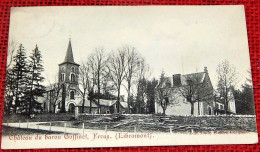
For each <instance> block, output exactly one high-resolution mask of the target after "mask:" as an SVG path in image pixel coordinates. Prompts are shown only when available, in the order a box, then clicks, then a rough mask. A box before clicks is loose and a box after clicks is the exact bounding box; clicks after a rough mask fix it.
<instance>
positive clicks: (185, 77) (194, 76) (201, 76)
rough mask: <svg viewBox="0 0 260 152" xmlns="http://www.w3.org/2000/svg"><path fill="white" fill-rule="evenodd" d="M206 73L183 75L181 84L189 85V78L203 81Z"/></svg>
mask: <svg viewBox="0 0 260 152" xmlns="http://www.w3.org/2000/svg"><path fill="white" fill-rule="evenodd" d="M205 75H206V73H205V72H199V73H191V74H185V75H181V84H182V85H183V86H184V85H188V80H192V81H195V82H196V83H203V81H204V79H205Z"/></svg>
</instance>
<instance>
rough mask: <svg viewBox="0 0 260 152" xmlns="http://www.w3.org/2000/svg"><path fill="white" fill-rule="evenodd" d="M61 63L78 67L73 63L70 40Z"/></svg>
mask: <svg viewBox="0 0 260 152" xmlns="http://www.w3.org/2000/svg"><path fill="white" fill-rule="evenodd" d="M63 63H72V64H76V65H78V64H77V63H75V62H74V57H73V52H72V46H71V38H70V39H69V44H68V48H67V52H66V56H65V59H64V61H63ZM63 63H61V64H63Z"/></svg>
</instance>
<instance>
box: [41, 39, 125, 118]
mask: <svg viewBox="0 0 260 152" xmlns="http://www.w3.org/2000/svg"><path fill="white" fill-rule="evenodd" d="M58 66H59V72H58V82H56V83H54V84H50V85H49V86H47V88H46V92H45V94H44V97H41V99H39V100H40V101H41V103H42V107H43V111H44V112H52V113H58V112H62V113H65V112H69V113H73V112H74V111H75V107H78V108H79V111H80V112H81V111H82V102H83V96H82V94H83V93H82V91H81V90H80V88H79V67H80V65H79V64H78V63H76V62H75V61H74V57H73V51H72V45H71V39H70V40H69V44H68V48H67V52H66V55H65V59H64V61H63V62H61V63H60V64H59V65H58ZM90 107H91V110H90ZM120 108H121V109H120V112H121V113H128V111H127V110H128V106H127V103H126V102H125V101H123V100H120ZM99 109H100V112H101V113H116V110H115V109H116V104H115V100H104V99H100V103H99V104H98V102H97V99H94V100H93V101H92V102H91V103H90V101H89V100H88V99H87V96H86V97H85V103H84V112H85V113H90V111H91V113H99V112H98V110H99Z"/></svg>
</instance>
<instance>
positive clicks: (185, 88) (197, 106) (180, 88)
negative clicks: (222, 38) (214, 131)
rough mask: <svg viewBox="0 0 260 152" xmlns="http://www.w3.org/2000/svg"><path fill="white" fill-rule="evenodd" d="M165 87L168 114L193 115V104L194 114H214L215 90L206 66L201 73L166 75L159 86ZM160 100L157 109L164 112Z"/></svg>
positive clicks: (158, 111)
mask: <svg viewBox="0 0 260 152" xmlns="http://www.w3.org/2000/svg"><path fill="white" fill-rule="evenodd" d="M163 88H164V89H165V90H168V95H167V99H168V105H167V108H166V110H165V114H166V115H191V111H192V104H193V115H214V94H213V91H214V90H213V86H212V83H211V80H210V77H209V74H208V70H207V68H206V67H205V68H204V71H203V72H199V73H191V74H186V75H181V74H175V75H173V76H172V77H165V81H164V83H161V84H160V86H157V89H163ZM158 100H159V99H157V102H156V103H155V111H156V113H163V109H162V106H161V105H160V103H159V102H158ZM164 100H165V99H164ZM191 102H192V103H191Z"/></svg>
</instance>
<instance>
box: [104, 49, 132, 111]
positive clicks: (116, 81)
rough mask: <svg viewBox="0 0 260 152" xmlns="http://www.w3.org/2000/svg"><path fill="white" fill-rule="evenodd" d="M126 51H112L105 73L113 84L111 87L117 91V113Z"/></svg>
mask: <svg viewBox="0 0 260 152" xmlns="http://www.w3.org/2000/svg"><path fill="white" fill-rule="evenodd" d="M126 61H127V57H126V51H125V49H124V48H120V49H118V50H117V51H112V52H111V54H110V55H109V59H108V66H107V72H108V74H109V78H110V80H111V81H112V83H113V86H114V87H115V88H116V90H117V112H118V113H119V112H120V111H119V107H120V89H121V85H122V82H123V80H124V78H125V70H126Z"/></svg>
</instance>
